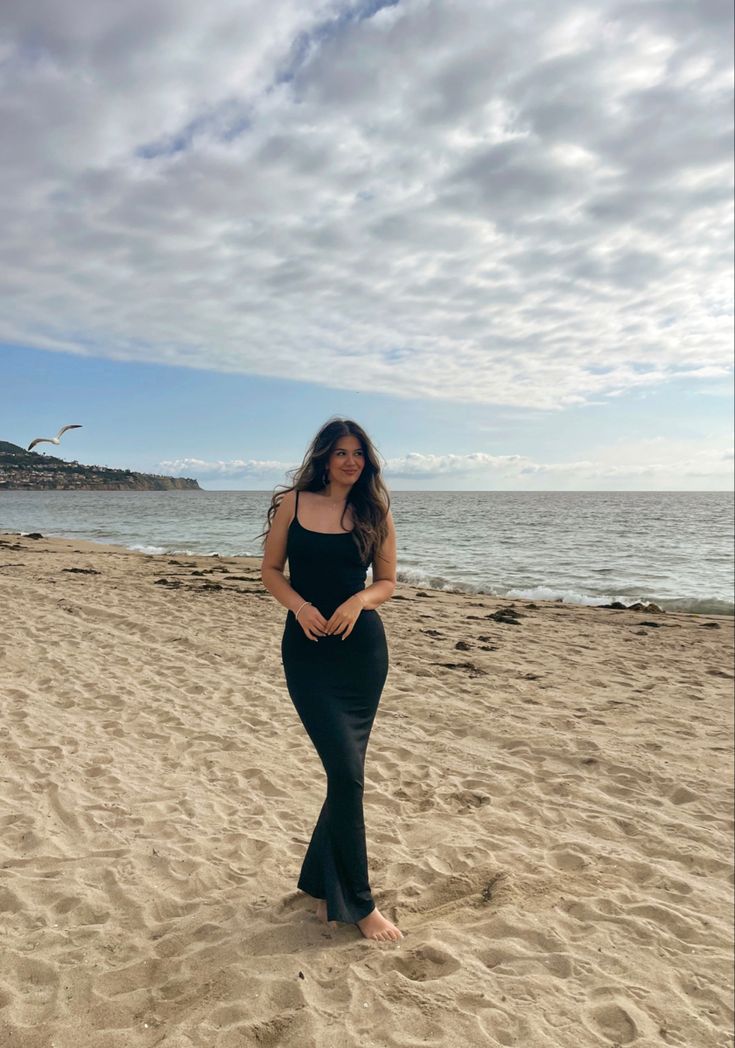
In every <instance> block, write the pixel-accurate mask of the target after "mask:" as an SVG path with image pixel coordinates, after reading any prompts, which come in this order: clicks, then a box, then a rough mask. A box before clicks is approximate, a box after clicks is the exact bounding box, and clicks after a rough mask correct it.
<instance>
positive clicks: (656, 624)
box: [638, 622, 664, 630]
mask: <svg viewBox="0 0 735 1048" xmlns="http://www.w3.org/2000/svg"><path fill="white" fill-rule="evenodd" d="M638 625H639V626H650V627H651V629H654V630H660V629H661V627H662V626H663V625H664V624H663V622H639V623H638Z"/></svg>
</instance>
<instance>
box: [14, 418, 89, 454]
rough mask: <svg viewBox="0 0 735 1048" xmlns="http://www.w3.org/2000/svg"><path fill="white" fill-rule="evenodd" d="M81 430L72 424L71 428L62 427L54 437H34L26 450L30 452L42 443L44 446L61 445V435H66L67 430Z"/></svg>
mask: <svg viewBox="0 0 735 1048" xmlns="http://www.w3.org/2000/svg"><path fill="white" fill-rule="evenodd" d="M81 428H82V427H81V426H79V425H76V424H72V425H71V426H62V427H61V429H60V430H59V432H58V433H57V434H56V436H55V437H36V439H35V440H32V441H31V442H30V444H29V445H28V449H27V450H28V451H30V450H31V448H35V446H36V444H42V443H46V444H60V443H61V434H62V433H66V431H67V429H81Z"/></svg>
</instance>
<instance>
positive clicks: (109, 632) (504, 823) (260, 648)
mask: <svg viewBox="0 0 735 1048" xmlns="http://www.w3.org/2000/svg"><path fill="white" fill-rule="evenodd" d="M510 604H512V605H513V607H514V608H515V610H516V611H517V613H518V617H517V619H516V621H515V624H513V623H512V622H499V621H496V620H494V619H492V618H489V617H488V616H490V615H492V614H493V613H494V612H495V611H497V610H498V609H500V608H504V607H508V606H509V605H510ZM0 609H2V627H3V628H2V634H1V640H0V674H1V675H0V710H1V713H2V725H3V731H2V735H1V736H0V761H1V763H0V826H1V828H2V832H1V835H0V1045H2V1046H10V1048H52V1046H53V1048H90V1046H94V1048H139V1046H140V1048H142V1046H149V1045H166V1046H169V1048H191V1046H202V1048H246V1046H250V1045H257V1046H261V1048H262V1046H284V1048H285V1046H288V1048H311V1046H314V1048H352V1046H360V1048H378V1046H380V1048H383V1046H391V1048H392V1046H400V1048H407V1046H412V1048H413V1046H416V1048H418V1046H421V1048H424V1046H447V1048H466V1046H468V1045H471V1046H474V1045H482V1046H492V1048H495V1046H517V1048H588V1046H589V1048H594V1046H603V1048H613V1046H620V1048H622V1046H627V1045H631V1046H634V1048H653V1046H661V1045H680V1046H685V1048H725V1046H726V1045H730V1044H731V1043H732V1042H731V1037H730V1034H731V1030H732V1014H733V1013H732V913H733V906H732V902H733V900H732V886H733V872H732V784H733V780H732V775H733V769H732V688H733V620H732V619H731V618H721V617H707V616H698V615H691V614H676V613H666V614H664V613H655V614H652V613H648V612H644V613H641V612H634V611H629V610H626V611H614V610H606V609H597V608H584V607H576V606H570V605H563V604H560V603H556V602H543V601H536V602H534V603H529V602H527V601H520V600H516V601H508V600H501V599H495V598H490V597H484V596H474V595H473V596H469V595H462V594H447V593H443V592H439V591H434V590H421V589H417V587H415V586H409V585H403V584H399V586H398V587H397V589H396V593H395V595H394V597H393V598H392V599H391V600H390V601H388V602H387V603H385V604H383V605H382V606H381V608H380V614H381V616H382V618H383V621H384V623H385V628H386V633H387V636H388V643H389V650H390V659H391V668H390V672H389V675H388V680H387V683H386V687H385V690H384V692H383V697H382V700H381V705H380V708H379V711H378V715H377V718H376V721H375V726H374V728H373V733H372V736H371V740H370V744H369V747H368V752H367V763H366V780H365V818H366V825H367V834H368V854H369V857H370V880H371V885H372V887H373V892H374V895H375V898H376V902H377V905H378V906H379V908H380V909H381V910H382V911H383V912H384V913H385V914H386V915H387V916H389V917H390V918H391V919H392V920H394V921H396V922H397V923H398V925H399V926H400V928H401V929H402V931H403V933H404V938H403V940H402V941H401V942H400V943H375V942H370V941H368V940H366V939H364V938H363V937H362V936H361V934H360V932H359V929H358V928H357V927H355V926H354V925H347V924H339V925H338V926H337V927H336V928H335V929H331V928H328V927H326V926H325V925H323V924H321V923H320V922H319V921H318V920H317V918H316V916H315V914H314V912H313V911H314V907H315V903H314V902H313V900H311V899H310V898H309V897H308V896H306V895H304V894H303V893H302V892H300V891H298V890H297V889H296V887H295V885H296V878H297V876H298V871H299V868H300V864H301V860H302V858H303V854H304V851H305V848H306V845H307V842H308V839H309V836H310V833H311V829H312V827H313V825H314V822H315V820H316V816H317V814H318V811H319V808H320V806H321V803H322V799H323V796H324V791H325V778H324V773H323V770H322V766H321V763H320V762H319V759H318V757H317V755H316V753H315V752H314V751H313V749H312V747H311V743H310V742H309V740H308V738H307V736H306V734H305V732H304V730H303V728H302V726H301V723H300V721H299V720H298V717H297V714H296V711H295V709H294V707H293V705H292V703H291V701H290V698H289V696H288V692H287V690H286V687H285V682H284V679H283V670H282V666H281V661H280V639H281V632H282V629H283V621H284V618H285V614H286V612H285V609H284V608H282V607H281V605H279V604H278V603H277V602H276V601H275V600H274V599H273V598H272V597H271V595H270V594H269V593H267V591H265V590H264V588H263V586H262V583H261V581H260V574H259V567H258V562H257V560H253V559H245V558H234V557H219V558H212V557H190V556H178V557H173V556H146V555H144V554H140V553H133V552H130V551H128V550H124V549H122V548H119V547H113V546H103V545H99V544H92V543H87V542H81V541H76V540H73V541H69V540H61V539H45V538H42V539H31V538H29V537H18V536H13V535H11V534H9V533H5V534H3V535H0ZM458 645H459V647H458Z"/></svg>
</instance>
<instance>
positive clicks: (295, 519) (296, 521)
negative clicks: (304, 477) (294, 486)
mask: <svg viewBox="0 0 735 1048" xmlns="http://www.w3.org/2000/svg"><path fill="white" fill-rule="evenodd" d="M294 524H298V526H299V527H300V528H301V530H302V531H306V532H308V534H309V535H337V536H338V537H339V536H340V535H351V534H352V532H353V531H354V530H355V529H354V527H353V528H350V530H349V531H314V529H313V528H305V527H304V525H303V524H302V523H301V521H300V520H299V492H298V491H297V492H296V505H295V507H294V515H293V520H292V521H291V524H289V528H290V527H292V525H294Z"/></svg>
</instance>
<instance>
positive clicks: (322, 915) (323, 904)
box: [316, 899, 337, 928]
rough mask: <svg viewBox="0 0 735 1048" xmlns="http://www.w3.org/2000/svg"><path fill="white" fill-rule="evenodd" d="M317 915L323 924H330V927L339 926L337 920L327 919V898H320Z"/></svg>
mask: <svg viewBox="0 0 735 1048" xmlns="http://www.w3.org/2000/svg"><path fill="white" fill-rule="evenodd" d="M316 915H317V917H318V918H319V920H320V921H321V922H322V924H328V925H329V927H330V928H336V927H337V922H336V921H328V920H327V900H326V899H318V900H317V904H316Z"/></svg>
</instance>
